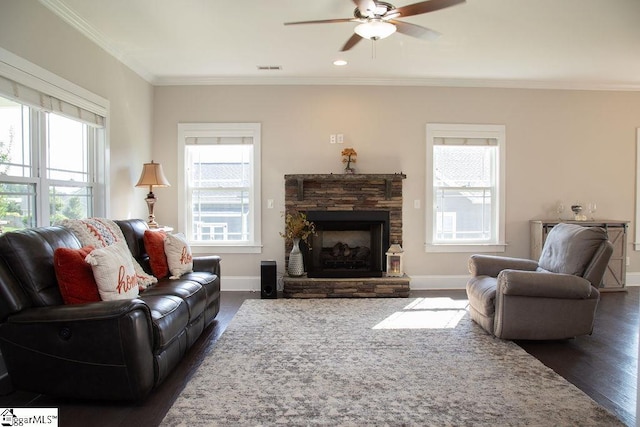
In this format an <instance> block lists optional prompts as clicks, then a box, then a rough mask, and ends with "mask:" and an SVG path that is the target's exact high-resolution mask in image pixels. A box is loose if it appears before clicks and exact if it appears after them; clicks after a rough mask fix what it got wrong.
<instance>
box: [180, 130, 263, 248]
mask: <svg viewBox="0 0 640 427" xmlns="http://www.w3.org/2000/svg"><path fill="white" fill-rule="evenodd" d="M178 135H179V138H178V139H179V143H180V149H179V153H180V154H179V155H180V156H182V159H180V161H179V164H180V165H181V171H180V172H179V180H181V182H179V184H178V186H179V189H178V193H179V199H180V200H183V201H184V203H183V208H182V209H181V211H180V213H179V222H180V228H181V229H183V230H185V234H186V235H187V238H188V240H189V243H190V244H191V245H192V246H194V248H196V250H197V248H198V246H200V247H206V248H207V249H209V250H210V249H211V247H212V246H215V247H216V251H219V252H251V253H259V252H260V251H261V241H260V124H258V123H181V124H179V125H178Z"/></svg>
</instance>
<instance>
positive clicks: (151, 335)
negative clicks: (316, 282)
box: [0, 219, 220, 400]
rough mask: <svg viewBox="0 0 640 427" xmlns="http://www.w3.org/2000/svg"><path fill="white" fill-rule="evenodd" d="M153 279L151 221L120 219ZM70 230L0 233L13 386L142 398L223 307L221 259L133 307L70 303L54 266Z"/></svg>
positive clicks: (3, 339)
mask: <svg viewBox="0 0 640 427" xmlns="http://www.w3.org/2000/svg"><path fill="white" fill-rule="evenodd" d="M116 223H117V224H118V226H119V227H120V229H121V230H122V232H123V234H124V236H125V239H126V241H127V244H128V246H129V249H130V250H131V253H132V254H133V256H134V258H135V259H136V260H137V261H138V262H139V263H140V265H141V266H143V268H144V269H145V270H146V271H147V272H150V271H151V270H150V267H149V257H148V256H147V253H146V251H145V248H144V243H143V235H144V231H145V230H146V229H147V225H146V223H145V222H144V221H143V220H137V219H135V220H122V221H116ZM62 246H64V247H68V248H80V247H81V244H80V242H79V241H78V239H77V238H76V237H75V235H74V234H73V233H71V231H69V230H68V229H66V228H63V227H57V226H52V227H40V228H32V229H26V230H21V231H17V232H9V233H5V234H3V235H2V236H0V350H1V351H2V357H3V358H4V363H5V364H6V367H7V371H8V374H9V378H10V379H11V383H12V385H13V387H14V388H16V389H21V390H28V391H32V392H37V393H42V394H47V395H51V396H57V397H66V398H80V399H107V400H140V399H142V398H144V397H145V396H146V395H147V394H148V393H149V392H150V391H151V390H152V389H153V388H154V387H155V386H157V385H158V384H160V383H161V382H162V381H163V380H164V379H165V378H166V377H167V375H169V373H170V372H171V370H172V369H173V368H174V367H175V366H176V364H177V363H178V362H179V361H180V360H181V359H182V357H183V356H184V354H185V352H186V351H187V349H188V348H189V347H191V346H192V345H193V343H194V342H195V341H196V339H197V338H198V337H199V336H200V334H201V333H202V331H203V330H204V328H205V327H206V326H207V325H209V324H210V323H211V322H212V321H213V320H214V318H215V316H216V315H217V314H218V311H219V309H220V258H219V257H218V256H206V257H194V259H193V262H194V268H193V270H194V272H193V273H187V274H184V275H183V276H181V277H180V278H179V279H174V280H172V279H168V278H166V279H161V280H159V281H158V283H157V284H155V285H153V286H151V287H150V288H148V289H147V290H145V291H143V292H141V293H140V296H139V297H138V298H135V299H132V300H118V301H101V302H96V303H88V304H76V305H64V304H63V300H62V297H61V295H60V291H59V288H58V284H57V281H56V275H55V271H54V264H53V253H54V250H55V249H56V248H58V247H62Z"/></svg>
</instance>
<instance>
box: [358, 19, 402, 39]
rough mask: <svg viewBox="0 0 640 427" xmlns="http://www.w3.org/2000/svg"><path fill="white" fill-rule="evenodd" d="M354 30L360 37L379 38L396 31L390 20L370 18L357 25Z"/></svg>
mask: <svg viewBox="0 0 640 427" xmlns="http://www.w3.org/2000/svg"><path fill="white" fill-rule="evenodd" d="M354 31H355V32H356V34H357V35H359V36H360V37H362V38H365V39H369V40H380V39H384V38H385V37H389V36H390V35H391V34H393V33H395V32H396V26H395V25H393V24H392V23H390V22H386V21H381V20H370V21H367V22H365V23H362V24H360V25H358V26H357V27H356V28H355V29H354Z"/></svg>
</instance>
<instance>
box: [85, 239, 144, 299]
mask: <svg viewBox="0 0 640 427" xmlns="http://www.w3.org/2000/svg"><path fill="white" fill-rule="evenodd" d="M85 261H86V262H88V263H89V264H90V265H91V269H92V270H93V277H94V278H95V279H96V284H97V285H98V292H99V293H100V298H102V300H103V301H112V300H118V299H132V298H135V297H137V296H138V294H139V289H138V279H137V277H136V270H135V268H134V267H133V262H132V261H131V252H129V248H128V247H127V244H126V243H125V242H117V243H114V244H112V245H110V246H106V247H104V248H100V249H94V250H93V251H91V253H90V254H89V255H87V257H86V258H85Z"/></svg>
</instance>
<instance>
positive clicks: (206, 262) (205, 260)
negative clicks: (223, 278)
mask: <svg viewBox="0 0 640 427" xmlns="http://www.w3.org/2000/svg"><path fill="white" fill-rule="evenodd" d="M220 260H221V258H220V256H218V255H208V256H197V257H193V271H204V272H207V273H213V274H215V275H217V276H218V277H220Z"/></svg>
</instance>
